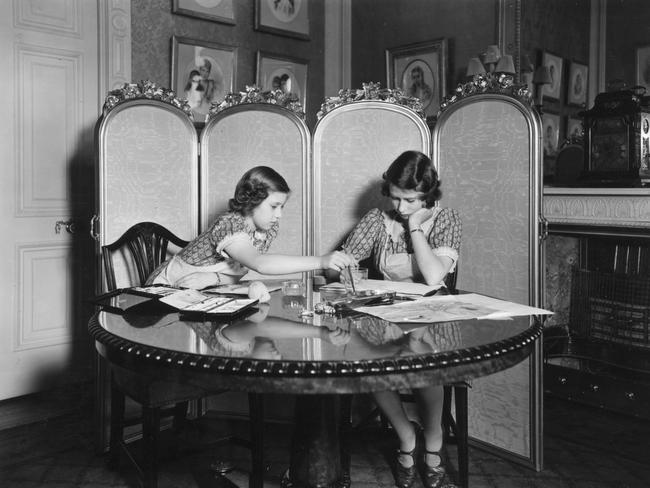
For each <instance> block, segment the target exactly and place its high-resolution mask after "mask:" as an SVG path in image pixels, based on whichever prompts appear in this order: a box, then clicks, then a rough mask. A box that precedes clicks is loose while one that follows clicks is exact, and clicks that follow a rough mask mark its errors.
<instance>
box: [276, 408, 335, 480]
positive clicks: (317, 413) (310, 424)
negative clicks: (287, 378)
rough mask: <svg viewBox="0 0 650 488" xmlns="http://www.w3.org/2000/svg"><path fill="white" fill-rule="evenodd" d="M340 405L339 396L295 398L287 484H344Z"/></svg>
mask: <svg viewBox="0 0 650 488" xmlns="http://www.w3.org/2000/svg"><path fill="white" fill-rule="evenodd" d="M340 408H341V402H340V400H339V397H338V395H301V396H298V397H297V398H296V416H295V417H296V418H295V426H294V434H293V440H292V443H291V462H290V465H289V481H288V483H286V485H287V486H292V487H295V488H326V487H331V488H335V487H342V486H345V484H346V483H345V481H344V477H343V475H342V470H341V443H340V432H339V427H340V424H339V416H340Z"/></svg>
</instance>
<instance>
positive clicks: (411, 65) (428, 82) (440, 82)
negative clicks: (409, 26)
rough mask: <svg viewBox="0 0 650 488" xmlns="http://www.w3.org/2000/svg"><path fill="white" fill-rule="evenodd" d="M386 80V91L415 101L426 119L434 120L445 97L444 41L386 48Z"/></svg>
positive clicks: (445, 43)
mask: <svg viewBox="0 0 650 488" xmlns="http://www.w3.org/2000/svg"><path fill="white" fill-rule="evenodd" d="M386 79H387V83H386V86H387V87H388V88H400V89H401V90H403V91H404V93H405V94H406V95H409V96H412V97H416V98H419V99H420V102H422V107H423V108H424V113H425V114H426V116H427V119H430V118H435V116H436V115H437V114H438V110H439V109H440V102H441V101H442V99H443V97H444V96H445V95H446V94H447V81H446V80H447V39H445V38H440V39H435V40H433V41H426V42H419V43H416V44H408V45H406V46H400V47H396V48H392V49H387V50H386Z"/></svg>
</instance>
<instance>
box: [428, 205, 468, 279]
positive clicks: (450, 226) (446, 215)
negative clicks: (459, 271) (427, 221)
mask: <svg viewBox="0 0 650 488" xmlns="http://www.w3.org/2000/svg"><path fill="white" fill-rule="evenodd" d="M461 234H462V222H461V219H460V215H459V214H458V211H456V210H455V209H451V208H443V209H441V211H440V213H439V214H438V216H437V217H436V220H435V222H434V224H433V228H432V230H431V233H430V234H429V245H430V246H431V249H433V252H434V253H435V254H436V255H437V256H447V257H449V258H451V259H452V260H453V261H454V265H453V266H452V270H453V269H454V267H455V266H456V262H457V261H458V255H459V252H460V239H461Z"/></svg>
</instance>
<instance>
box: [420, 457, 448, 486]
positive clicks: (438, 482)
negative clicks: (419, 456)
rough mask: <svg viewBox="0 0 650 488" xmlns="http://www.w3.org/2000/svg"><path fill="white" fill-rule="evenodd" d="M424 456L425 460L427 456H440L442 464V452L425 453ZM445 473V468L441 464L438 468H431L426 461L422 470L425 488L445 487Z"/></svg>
mask: <svg viewBox="0 0 650 488" xmlns="http://www.w3.org/2000/svg"><path fill="white" fill-rule="evenodd" d="M424 454H425V459H426V455H427V454H430V455H432V456H438V457H439V458H440V462H441V463H442V457H441V456H440V451H424ZM445 473H446V472H445V468H444V467H443V466H442V464H439V465H438V466H429V465H428V464H427V463H426V461H425V462H424V466H423V469H422V484H423V485H424V487H425V488H441V487H442V486H443V481H444V480H445Z"/></svg>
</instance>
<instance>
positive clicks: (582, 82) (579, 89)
mask: <svg viewBox="0 0 650 488" xmlns="http://www.w3.org/2000/svg"><path fill="white" fill-rule="evenodd" d="M588 74H589V68H588V67H587V65H586V64H582V63H577V62H575V61H572V62H571V64H569V83H567V97H566V100H567V103H568V104H569V105H577V106H579V107H584V106H585V105H586V104H587V82H588V79H587V77H588Z"/></svg>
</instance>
